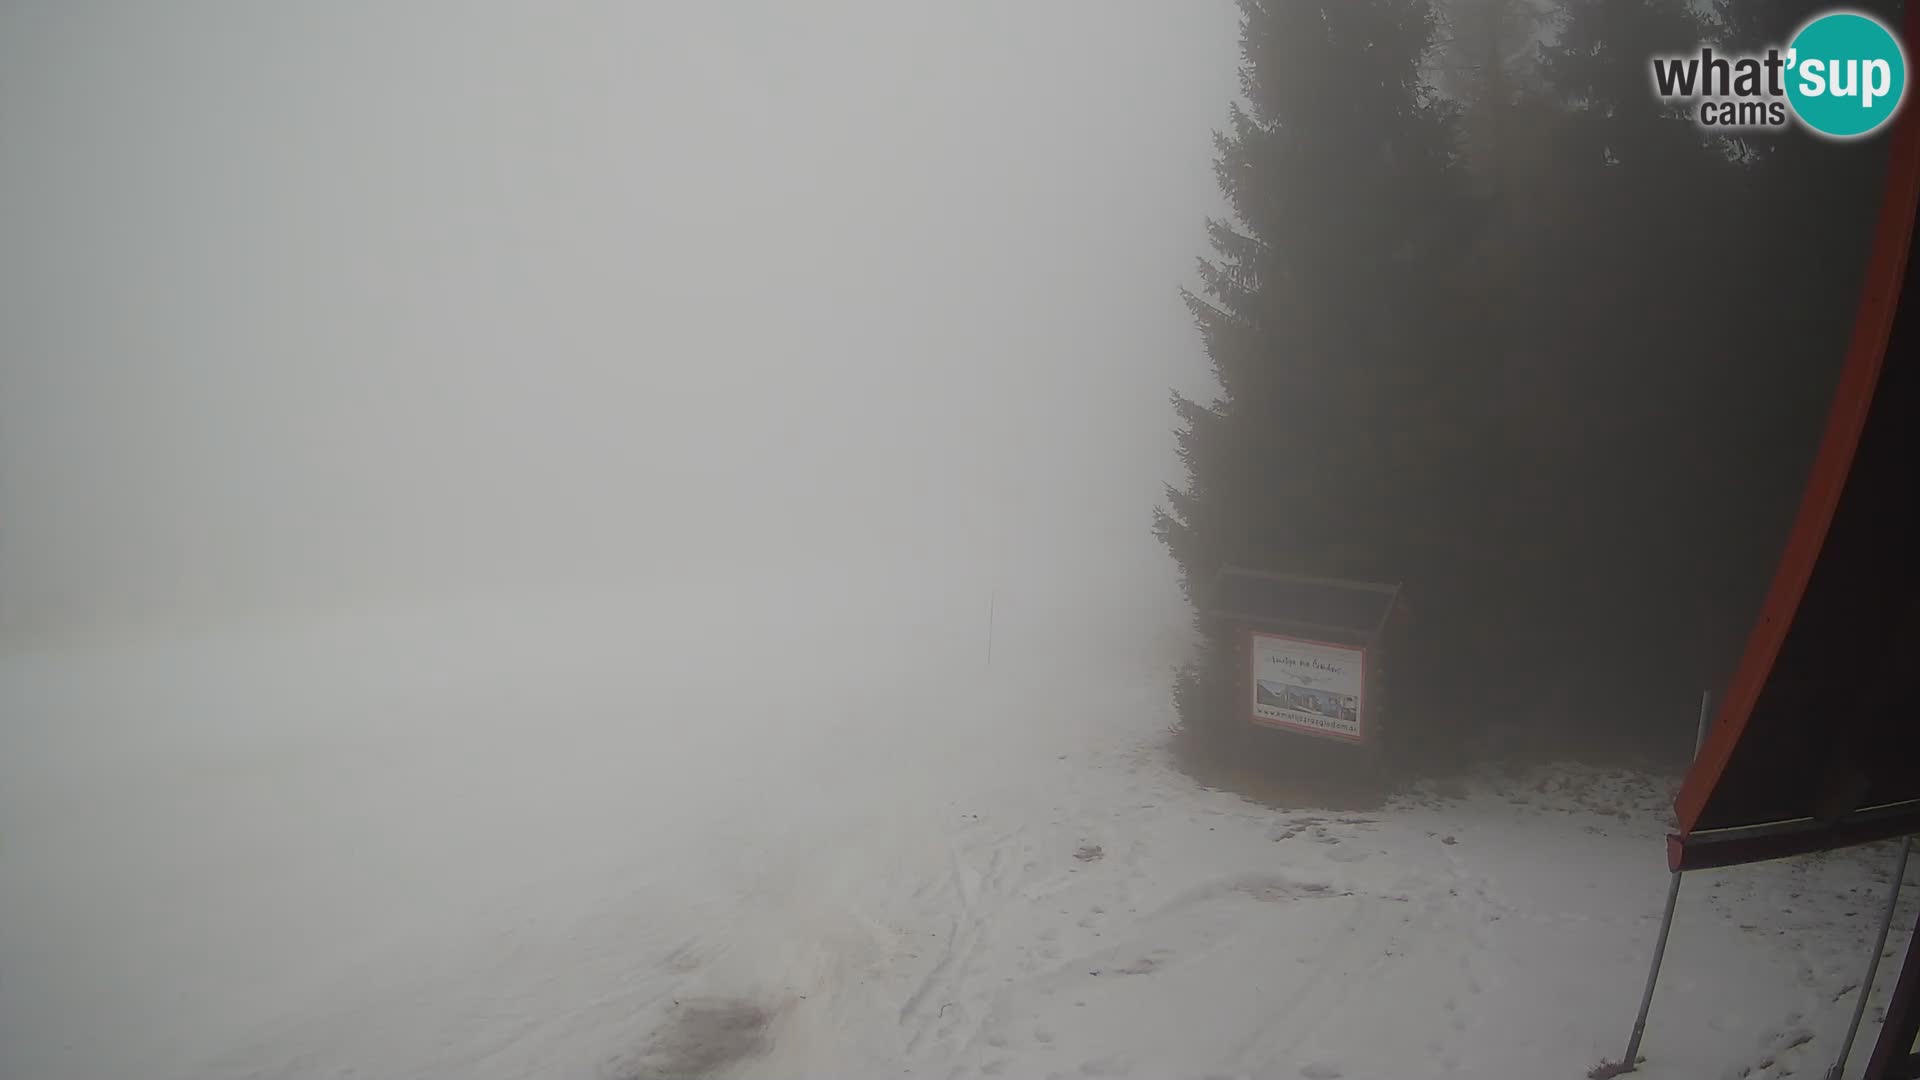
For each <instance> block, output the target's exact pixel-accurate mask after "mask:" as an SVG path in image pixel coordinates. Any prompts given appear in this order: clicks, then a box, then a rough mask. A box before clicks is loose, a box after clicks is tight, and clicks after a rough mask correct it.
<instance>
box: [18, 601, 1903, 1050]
mask: <svg viewBox="0 0 1920 1080" xmlns="http://www.w3.org/2000/svg"><path fill="white" fill-rule="evenodd" d="M919 580H920V579H919V577H918V576H917V575H915V574H914V573H913V572H912V571H911V568H907V567H902V568H899V569H898V570H896V571H894V572H892V573H891V574H889V573H879V572H872V573H868V574H866V575H864V577H863V581H862V582H861V583H860V585H859V587H858V588H855V587H853V583H851V582H848V581H845V580H839V579H836V578H835V577H834V576H833V575H831V574H820V575H813V576H807V575H797V576H793V577H790V578H788V579H786V580H782V581H775V580H771V579H769V580H766V581H754V582H741V581H739V580H738V579H737V578H736V579H732V580H730V581H728V582H726V583H723V584H721V583H715V582H714V581H703V582H701V583H700V584H684V585H677V586H667V585H658V586H652V587H649V588H647V589H644V590H638V591H635V592H633V593H631V594H629V595H601V596H597V597H594V598H592V599H591V600H580V599H578V598H556V597H544V598H540V597H535V598H529V597H521V598H514V599H513V600H512V601H511V602H508V601H506V600H501V601H499V602H497V603H495V604H493V605H491V606H489V605H479V604H477V605H474V606H473V607H472V608H471V609H470V610H466V611H462V612H459V613H451V612H448V611H439V612H425V613H420V614H417V615H414V616H411V617H408V618H401V617H399V616H397V615H388V616H385V617H381V618H374V617H371V616H367V617H360V618H355V619H348V618H345V617H342V618H339V619H336V620H334V621H332V622H329V623H325V624H321V623H315V624H312V625H310V626H306V627H304V628H300V629H298V630H297V631H296V630H295V629H293V628H286V627H277V628H268V627H254V628H252V629H250V630H247V631H246V632H244V633H243V632H241V631H238V630H236V631H234V632H232V633H230V634H227V635H226V636H215V635H208V636H203V637H201V638H198V639H194V640H190V641H189V640H180V641H173V642H169V643H166V644H152V643H149V644H138V643H121V644H117V645H112V646H107V645H99V646H95V647H92V648H89V649H84V650H80V649H72V650H67V651H63V652H57V651H48V652H43V653H37V654H26V655H16V656H13V657H11V658H8V659H6V660H4V661H0V715H3V716H4V717H5V724H4V726H0V1076H4V1077H5V1078H6V1080H120V1078H127V1080H133V1078H139V1080H189V1078H192V1080H228V1078H239V1077H287V1078H319V1077H326V1078H339V1077H356V1078H361V1080H388V1078H402V1077H445V1078H456V1077H457V1078H461V1080H489V1078H501V1080H506V1078H523V1077H555V1078H580V1080H641V1078H654V1077H670V1076H686V1075H716V1076H739V1077H761V1078H783V1080H785V1078H801V1077H891V1076H937V1077H954V1078H959V1077H994V1076H998V1077H1034V1078H1040V1077H1076V1078H1077V1077H1106V1076H1134V1077H1143V1078H1193V1080H1198V1078H1203V1077H1205V1078H1212V1077H1260V1078H1267V1077H1280V1078H1292V1077H1304V1078H1308V1080H1330V1078H1334V1077H1344V1078H1347V1080H1418V1078H1425V1077H1435V1078H1439V1077H1461V1078H1474V1080H1546V1078H1552V1077H1567V1078H1569V1080H1572V1078H1577V1077H1580V1076H1583V1075H1584V1074H1585V1072H1586V1070H1587V1069H1589V1068H1590V1067H1592V1066H1593V1065H1594V1064H1596V1063H1597V1062H1598V1061H1600V1060H1601V1059H1602V1058H1604V1057H1617V1056H1618V1054H1619V1053H1620V1051H1621V1049H1622V1046H1623V1043H1624V1041H1625V1039H1626V1036H1627V1029H1628V1027H1629V1025H1630V1023H1631V1020H1632V1013H1633V1008H1634V1006H1635V1003H1636V1001H1637V997H1638V993H1639V989H1640V984H1641V980H1642V978H1643V976H1644V973H1645V965H1646V961H1647V957H1648V953H1649V950H1650V948H1651V946H1652V942H1653V938H1654V934H1655V931H1656V929H1657V920H1658V913H1659V907H1660V903H1661V901H1662V898H1663V895H1664V889H1665V885H1666V880H1667V879H1666V874H1665V869H1664V865H1663V862H1662V853H1663V849H1662V843H1661V837H1662V835H1663V832H1664V830H1665V828H1666V825H1667V813H1668V811H1667V802H1668V798H1669V795H1670V783H1671V780H1670V779H1668V778H1647V777H1640V776H1634V775H1628V774H1613V773H1606V772H1601V771H1595V770H1591V769H1577V768H1567V769H1552V770H1544V771H1534V772H1531V773H1529V774H1527V775H1525V776H1501V775H1496V774H1489V775H1487V776H1485V777H1482V778H1478V779H1471V780H1468V781H1466V782H1463V783H1460V784H1457V785H1437V786H1435V787H1433V788H1431V789H1429V790H1425V791H1421V792H1415V793H1411V794H1408V795H1406V796H1404V797H1402V798H1400V799H1398V800H1396V801H1395V802H1393V803H1392V804H1390V805H1388V806H1386V807H1383V808H1380V809H1378V810H1372V811H1367V812H1362V813H1348V812H1321V811H1316V810H1314V809H1313V808H1311V807H1298V808H1290V809H1275V808H1270V807H1265V806H1260V805H1256V804H1254V803H1250V802H1247V801H1245V800H1243V799H1241V798H1239V797H1237V796H1235V795H1232V794H1229V793H1223V792H1212V791H1205V790H1201V789H1199V788H1198V787H1197V786H1196V785H1195V784H1194V783H1193V782H1192V781H1191V780H1189V779H1188V778H1187V777H1185V776H1184V775H1182V774H1181V773H1179V772H1178V771H1177V770H1176V769H1175V768H1174V767H1173V765H1172V764H1171V763H1170V762H1169V760H1168V758H1167V757H1166V754H1165V751H1164V742H1165V734H1166V728H1167V725H1168V722H1169V707H1168V702H1167V695H1166V683H1167V673H1168V669H1169V668H1170V667H1171V666H1172V664H1173V663H1174V662H1175V661H1176V660H1177V659H1178V657H1179V653H1180V648H1181V646H1182V640H1181V634H1180V622H1181V619H1180V616H1179V612H1178V608H1177V605H1174V604H1171V603H1168V602H1167V598H1166V597H1165V596H1161V595H1155V596H1150V597H1138V596H1133V595H1131V594H1130V593H1129V592H1128V591H1127V590H1125V589H1120V588H1114V589H1102V590H1089V591H1088V592H1087V593H1086V594H1085V595H1078V596H1057V597H1056V598H1055V600H1056V602H1055V603H1053V604H1051V605H1050V606H1043V605H1041V604H1039V603H1038V602H1037V601H1034V600H1032V599H1031V598H1032V597H1033V596H1034V595H1036V594H1035V593H1034V592H1033V591H1032V590H1030V589H1027V590H1015V589H1010V590H1008V591H1007V592H1004V593H1002V594H1001V595H999V596H998V597H997V598H995V599H994V601H993V603H994V607H995V609H996V611H995V620H994V621H995V627H994V644H993V656H992V662H991V666H990V667H989V666H988V664H987V659H986V655H985V652H986V642H985V637H986V628H987V613H986V609H987V606H988V598H987V595H986V593H987V591H988V590H987V589H985V588H974V587H972V586H969V587H967V588H964V589H962V588H959V587H955V588H954V589H952V590H951V591H947V592H944V593H939V594H935V593H933V592H930V591H929V590H927V589H926V588H925V587H924V586H923V585H920V584H917V582H918V581H919ZM916 590H918V591H916ZM1019 597H1026V598H1027V599H1025V600H1021V599H1017V598H1019ZM850 598H854V599H850ZM860 598H865V599H860ZM903 610H912V611H918V612H921V613H922V614H921V615H918V616H915V617H914V620H913V621H903V619H902V616H900V615H899V612H901V611H903ZM1891 861H1892V852H1891V850H1890V849H1889V848H1887V847H1885V846H1882V847H1877V848H1870V849H1866V850H1864V851H1862V852H1859V853H1857V854H1846V855H1841V856H1835V857H1831V858H1827V859H1817V860H1802V861H1796V862H1791V863H1783V864H1778V865H1772V866H1764V867H1757V868H1747V869H1741V870H1730V871H1724V872H1716V873H1704V874H1700V875H1698V876H1697V877H1696V878H1691V879H1689V880H1688V882H1687V883H1686V886H1685V888H1684V890H1683V893H1682V897H1683V904H1682V907H1681V910H1680V916H1679V919H1678V924H1677V928H1676V931H1675V935H1674V941H1673V945H1672V948H1671V950H1670V952H1669V956H1668V967H1667V974H1666V976H1665V978H1664V980H1663V982H1662V985H1661V989H1660V994H1659V997H1658V999H1657V1001H1656V1008H1655V1013H1654V1018H1653V1022H1652V1025H1651V1027H1650V1029H1649V1031H1648V1033H1647V1038H1646V1044H1645V1053H1646V1055H1647V1058H1648V1060H1647V1063H1646V1065H1645V1066H1644V1069H1643V1071H1642V1073H1641V1075H1644V1076H1646V1077H1648V1078H1649V1080H1663V1078H1680V1077H1686V1078H1699V1077H1721V1076H1724V1077H1742V1076H1744V1077H1749V1078H1769V1080H1771V1078H1779V1077H1787V1076H1801V1077H1813V1076H1818V1075H1819V1074H1820V1073H1821V1072H1822V1071H1823V1070H1824V1069H1825V1067H1826V1064H1827V1062H1828V1061H1829V1060H1830V1057H1831V1053H1832V1049H1833V1046H1834V1044H1835V1042H1836V1040H1837V1038H1838V1037H1839V1035H1840V1033H1841V1032H1842V1030H1843V1029H1844V1026H1845V1022H1846V1017H1847V1011H1848V1009H1849V1007H1850V1005H1851V999H1850V998H1848V997H1847V996H1846V995H1845V993H1844V991H1845V990H1846V988H1847V987H1848V986H1849V985H1850V984H1852V983H1853V982H1855V981H1856V980H1857V978H1858V974H1859V969H1860V967H1861V965H1862V964H1863V962H1864V959H1865V957H1864V948H1865V943H1866V942H1867V940H1868V939H1869V938H1870V935H1871V933H1872V930H1873V926H1874V922H1875V915H1876V912H1877V909H1878V906H1879V904H1880V901H1881V897H1882V896H1883V890H1884V888H1885V881H1884V878H1885V874H1886V870H1887V868H1888V867H1889V866H1890V865H1891ZM1912 918H1913V908H1912V907H1911V906H1910V905H1909V906H1905V907H1903V908H1902V911H1901V915H1900V920H1901V922H1900V924H1899V925H1900V930H1899V931H1897V932H1896V936H1895V940H1894V941H1893V942H1892V943H1890V951H1892V950H1897V949H1898V948H1900V947H1903V945H1904V928H1905V926H1907V925H1911V920H1912ZM1883 976H1885V977H1884V978H1883V980H1882V981H1883V983H1884V982H1888V981H1890V974H1889V973H1886V972H1883ZM1881 992H1882V993H1884V987H1883V988H1882V991H1881ZM1870 1020H1871V1014H1870ZM1872 1035H1873V1029H1872V1025H1871V1023H1869V1025H1868V1028H1867V1030H1866V1031H1865V1032H1863V1034H1862V1038H1861V1048H1860V1049H1859V1050H1858V1051H1856V1054H1855V1070H1856V1071H1857V1069H1858V1066H1859V1064H1860V1063H1861V1062H1862V1061H1863V1060H1864V1058H1865V1056H1866V1055H1865V1048H1866V1047H1867V1046H1868V1045H1870V1043H1871V1039H1872Z"/></svg>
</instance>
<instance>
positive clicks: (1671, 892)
mask: <svg viewBox="0 0 1920 1080" xmlns="http://www.w3.org/2000/svg"><path fill="white" fill-rule="evenodd" d="M1712 704H1713V691H1711V690H1708V691H1705V692H1703V693H1702V694H1701V695H1700V723H1699V727H1698V728H1697V729H1696V730H1695V732H1694V737H1693V756H1694V757H1699V756H1700V747H1701V746H1702V745H1704V744H1705V743H1706V741H1707V723H1708V719H1709V717H1711V716H1712V713H1711V712H1710V709H1711V706H1712ZM1679 903H1680V871H1678V870H1675V871H1674V872H1673V879H1672V880H1671V881H1669V882H1667V909H1666V912H1665V913H1664V914H1663V915H1661V916H1660V937H1659V938H1658V939H1657V940H1655V941H1654V943H1653V966H1652V967H1650V968H1648V969H1647V988H1646V989H1645V990H1643V991H1641V993H1640V1012H1639V1014H1638V1015H1637V1016H1635V1017H1634V1018H1633V1034H1632V1035H1630V1036H1628V1038H1627V1055H1626V1056H1625V1057H1623V1058H1621V1059H1620V1065H1619V1071H1620V1072H1623V1073H1628V1072H1632V1071H1634V1070H1635V1069H1637V1068H1639V1062H1640V1038H1641V1036H1643V1035H1645V1034H1646V1033H1647V1014H1648V1013H1650V1012H1652V1011H1653V987H1654V984H1655V983H1658V982H1659V981H1660V962H1661V961H1662V960H1664V959H1666V956H1667V935H1669V934H1671V933H1672V932H1673V910H1674V908H1675V907H1676V906H1678V904H1679Z"/></svg>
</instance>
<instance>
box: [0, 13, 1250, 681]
mask: <svg viewBox="0 0 1920 1080" xmlns="http://www.w3.org/2000/svg"><path fill="white" fill-rule="evenodd" d="M1101 10H1102V15H1101V18H1100V19H1099V20H1098V21H1097V22H1090V21H1089V20H1087V19H1086V18H1085V16H1086V15H1087V13H1088V11H1089V9H1088V8H1087V7H1086V6H1084V5H1039V6H1036V5H1031V4H1019V3H991V4H967V5H960V6H953V5H945V6H936V7H928V6H926V5H902V4H890V3H861V4H852V3H840V4H830V5H824V6H823V5H807V6H805V8H804V9H800V8H791V7H790V6H789V5H780V4H771V3H768V4H745V5H741V4H731V5H674V6H670V7H669V6H660V5H632V4H600V5H569V6H567V7H565V8H563V9H560V10H554V11H549V10H546V9H536V8H534V7H530V6H528V5H515V4H490V5H482V6H475V5H470V4H451V3H426V4H409V5H404V6H403V7H399V8H395V7H392V6H391V5H375V4H327V5H297V6H288V5H272V6H266V7H262V6H259V5H245V4H191V5H166V6H164V7H154V6H150V5H137V4H112V5H78V6H76V5H57V4H30V5H9V6H8V8H7V11H6V12H5V14H4V16H0V18H3V19H4V22H0V140H3V141H4V145H5V153H4V155H3V156H0V191H4V192H5V197H4V199H0V235H4V236H5V255H4V258H0V275H3V276H0V363H4V369H3V370H0V379H3V380H4V382H3V384H0V470H3V471H0V485H4V486H0V522H4V524H3V525H0V590H4V592H3V593H0V612H4V616H0V617H3V618H4V628H5V631H6V634H7V636H8V638H9V639H10V640H12V641H14V642H16V643H18V642H21V641H31V640H35V639H38V638H44V637H46V636H48V635H50V634H54V633H59V634H62V635H65V634H69V633H71V632H77V631H85V632H87V633H100V632H108V633H111V632H114V631H116V630H118V629H125V628H131V627H136V626H155V625H160V626H165V625H177V624H178V623H179V621H180V620H182V619H184V620H187V621H189V622H191V623H193V624H195V625H206V624H209V623H212V624H218V623H219V622H221V621H222V620H225V619H228V618H231V617H234V616H239V615H247V616H249V617H253V616H260V615H265V616H267V617H269V618H274V619H278V618H284V617H290V616H292V615H294V614H295V613H298V612H301V611H308V610H333V609H338V608H341V607H347V608H355V609H359V608H364V607H367V606H369V605H373V606H380V605H385V604H390V603H393V602H395V601H397V600H401V599H409V600H410V598H416V597H418V598H431V597H445V596H470V595H471V594H472V593H473V591H474V590H496V591H509V592H510V591H513V590H517V589H523V588H537V589H549V588H562V589H570V590H579V591H585V592H590V593H599V594H603V595H604V594H606V593H608V592H609V591H610V590H621V589H631V588H638V587H644V586H645V585H646V584H647V583H651V582H655V581H658V580H660V579H662V578H674V577H678V576H683V575H688V574H693V573H699V574H701V575H707V574H721V575H725V574H727V573H729V572H731V569H732V568H735V567H743V566H744V567H758V568H766V567H769V566H772V565H778V566H782V567H789V568H792V569H793V570H794V571H795V572H802V573H807V574H810V575H818V574H821V573H829V574H846V575H851V576H857V575H858V574H859V572H860V567H861V565H862V563H863V562H866V561H868V560H872V559H882V560H885V559H894V558H897V557H898V556H899V555H901V554H902V553H911V555H912V559H913V562H914V565H915V566H916V567H919V568H921V569H923V570H924V571H925V572H926V573H928V574H933V575H965V576H967V577H969V578H972V579H977V580H985V579H986V578H990V577H992V576H994V575H995V574H996V573H1000V572H1007V573H1014V572H1020V571H1019V568H1016V567H1014V566H1013V565H1012V564H1013V563H1014V562H1018V563H1021V564H1023V566H1024V568H1025V569H1024V572H1027V573H1029V574H1031V573H1035V572H1038V573H1041V574H1042V575H1043V576H1047V575H1057V574H1059V573H1061V572H1067V573H1073V572H1077V570H1078V569H1079V568H1081V567H1083V566H1085V565H1086V564H1087V562H1088V560H1089V559H1092V558H1111V557H1113V556H1114V555H1115V554H1125V555H1126V557H1127V558H1132V559H1134V560H1135V565H1139V563H1138V560H1139V559H1149V560H1157V559H1159V558H1160V556H1158V555H1157V554H1154V553H1153V552H1152V547H1153V545H1152V540H1151V537H1150V535H1149V534H1148V532H1147V529H1148V525H1149V521H1148V512H1149V510H1150V508H1151V506H1152V505H1153V503H1154V501H1155V500H1156V499H1157V498H1158V497H1159V494H1160V485H1161V484H1162V483H1164V482H1167V481H1168V480H1171V479H1175V478H1177V472H1176V469H1175V467H1174V465H1173V463H1172V461H1171V455H1170V438H1169V435H1168V431H1169V429H1170V427H1171V425H1172V419H1171V416H1170V414H1169V412H1168V410H1167V408H1166V393H1167V390H1168V388H1169V387H1170V386H1186V387H1189V388H1192V387H1194V386H1204V382H1202V381H1201V380H1202V376H1203V374H1204V371H1205V366H1204V361H1203V359H1202V358H1201V357H1200V356H1199V354H1198V351H1197V348H1196V344H1195V339H1194V337H1193V334H1192V331H1191V325H1190V321H1189V319H1188V318H1187V316H1186V313H1185V311H1184V309H1183V308H1182V306H1181V303H1180V299H1179V296H1178V295H1177V292H1176V289H1177V286H1178V285H1180V284H1181V283H1182V274H1183V271H1184V270H1185V269H1186V268H1187V267H1189V266H1191V260H1192V257H1193V256H1194V255H1195V254H1196V253H1197V251H1198V241H1199V240H1200V239H1201V233H1200V225H1201V222H1202V219H1203V217H1204V216H1205V215H1206V214H1208V213H1210V212H1214V211H1215V210H1216V208H1217V203H1218V195H1217V193H1216V191H1215V187H1214V182H1213V176H1212V173H1211V169H1210V161H1209V157H1210V145H1209V142H1208V139H1209V134H1210V131H1211V130H1212V128H1214V127H1216V126H1217V125H1218V124H1219V122H1220V121H1221V120H1222V118H1223V116H1224V112H1223V110H1224V107H1225V104H1226V102H1227V101H1228V100H1229V99H1230V98H1231V96H1232V93H1233V86H1234V82H1233V79H1234V39H1233V26H1234V22H1233V14H1232V12H1231V11H1230V9H1229V7H1228V5H1226V4H1224V3H1209V4H1204V5H1188V4H1182V5H1177V6H1168V5H1164V4H1154V3H1136V4H1131V5H1126V6H1125V7H1122V8H1118V9H1114V10H1111V11H1109V10H1107V9H1106V8H1102V9H1101ZM1036 566H1041V567H1044V569H1042V570H1039V571H1035V570H1034V567H1036ZM803 567H804V568H805V569H801V568H803Z"/></svg>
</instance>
